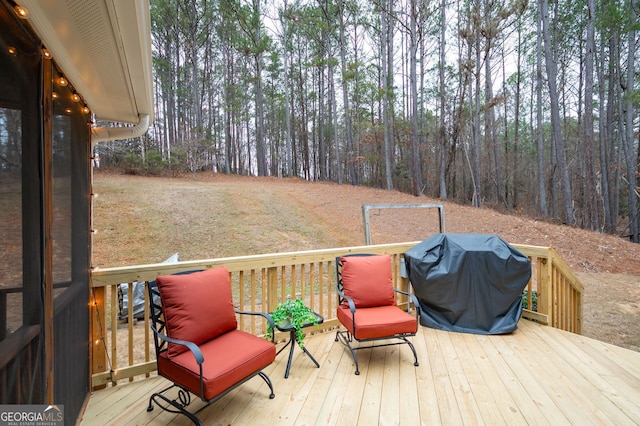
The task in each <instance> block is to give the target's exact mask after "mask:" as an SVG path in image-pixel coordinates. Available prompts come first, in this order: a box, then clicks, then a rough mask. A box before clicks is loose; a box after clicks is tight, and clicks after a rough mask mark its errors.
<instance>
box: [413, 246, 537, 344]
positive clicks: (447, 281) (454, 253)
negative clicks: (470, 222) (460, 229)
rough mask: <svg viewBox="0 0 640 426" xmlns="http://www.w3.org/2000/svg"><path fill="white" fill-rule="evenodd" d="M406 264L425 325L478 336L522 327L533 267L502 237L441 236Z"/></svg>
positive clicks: (416, 251)
mask: <svg viewBox="0 0 640 426" xmlns="http://www.w3.org/2000/svg"><path fill="white" fill-rule="evenodd" d="M405 261H406V263H407V268H408V273H409V278H410V280H411V285H412V286H413V289H414V291H415V294H416V296H417V297H418V299H419V301H420V304H421V305H422V315H421V317H420V323H421V324H422V325H423V326H427V327H431V328H437V329H442V330H447V331H456V332H465V333H475V334H503V333H509V332H512V331H514V330H515V329H516V328H517V326H518V320H519V319H520V316H521V314H522V292H523V290H524V288H525V287H526V285H527V282H528V281H529V279H530V277H531V263H530V261H529V259H528V258H527V257H526V256H524V255H523V254H522V253H520V252H519V251H518V250H516V249H515V248H513V247H511V246H510V245H509V244H508V243H506V242H505V241H503V240H502V239H500V238H499V237H497V236H495V235H481V234H436V235H434V236H432V237H431V238H429V239H427V240H424V241H423V242H421V243H419V244H418V245H416V246H414V247H412V248H411V249H409V250H408V251H407V252H406V253H405Z"/></svg>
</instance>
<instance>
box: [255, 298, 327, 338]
mask: <svg viewBox="0 0 640 426" xmlns="http://www.w3.org/2000/svg"><path fill="white" fill-rule="evenodd" d="M270 315H271V318H273V322H274V323H276V325H278V324H286V323H289V324H290V325H291V327H293V328H294V329H295V331H296V340H297V341H298V346H299V347H300V349H304V332H303V331H302V326H303V325H304V324H309V323H311V324H313V325H317V324H318V319H317V318H316V316H315V315H314V313H313V311H312V310H311V309H310V308H308V307H307V306H305V304H304V302H303V301H302V299H293V300H287V301H285V302H282V303H278V306H276V309H275V310H274V311H273V312H271V314H270ZM272 337H273V327H271V324H269V325H268V326H267V334H266V338H267V339H271V338H272Z"/></svg>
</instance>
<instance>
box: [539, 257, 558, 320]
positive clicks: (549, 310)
mask: <svg viewBox="0 0 640 426" xmlns="http://www.w3.org/2000/svg"><path fill="white" fill-rule="evenodd" d="M551 263H552V262H551V259H549V258H548V257H540V258H538V286H539V288H538V312H540V313H543V314H546V315H547V317H548V318H549V325H551V326H553V323H554V321H555V315H553V284H552V282H551V276H552V274H551Z"/></svg>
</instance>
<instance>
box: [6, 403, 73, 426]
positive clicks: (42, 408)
mask: <svg viewBox="0 0 640 426" xmlns="http://www.w3.org/2000/svg"><path fill="white" fill-rule="evenodd" d="M62 425H64V406H63V405H46V404H43V405H17V404H16V405H9V404H3V405H0V426H62Z"/></svg>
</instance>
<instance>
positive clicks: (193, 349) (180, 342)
mask: <svg viewBox="0 0 640 426" xmlns="http://www.w3.org/2000/svg"><path fill="white" fill-rule="evenodd" d="M151 330H153V332H154V333H155V335H156V336H158V337H159V338H160V339H162V340H164V341H165V342H169V343H173V344H175V345H182V346H186V347H187V349H189V350H190V351H191V353H192V354H193V357H194V358H195V359H196V362H197V363H198V365H200V366H201V367H202V363H203V362H204V355H202V351H201V350H200V348H199V347H198V345H196V344H195V343H193V342H188V341H186V340H179V339H173V338H171V337H169V336H165V335H164V334H162V333H160V332H159V331H158V330H156V328H155V327H154V326H153V325H152V326H151Z"/></svg>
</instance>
